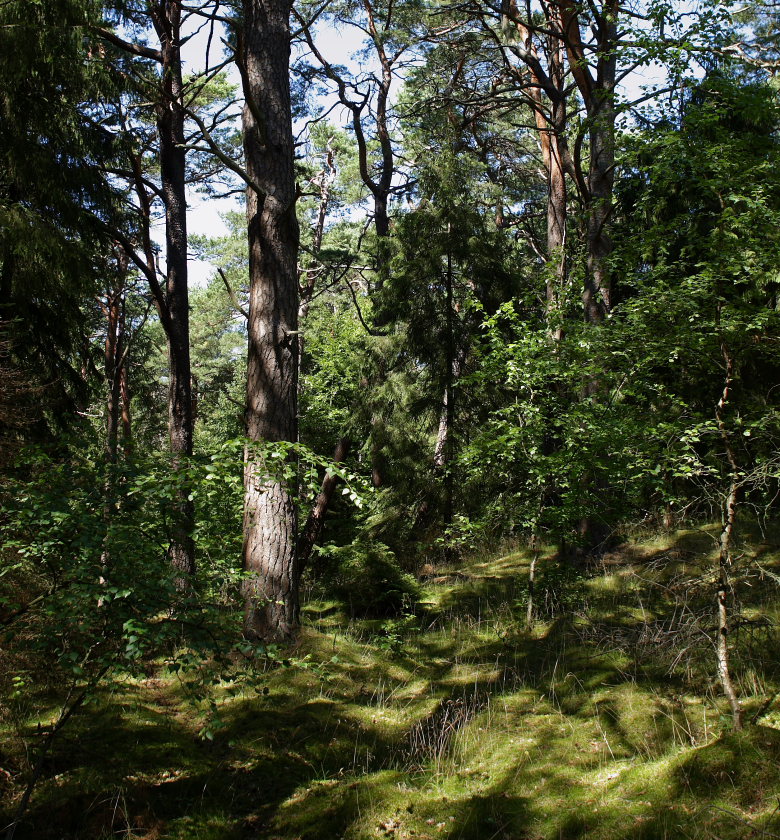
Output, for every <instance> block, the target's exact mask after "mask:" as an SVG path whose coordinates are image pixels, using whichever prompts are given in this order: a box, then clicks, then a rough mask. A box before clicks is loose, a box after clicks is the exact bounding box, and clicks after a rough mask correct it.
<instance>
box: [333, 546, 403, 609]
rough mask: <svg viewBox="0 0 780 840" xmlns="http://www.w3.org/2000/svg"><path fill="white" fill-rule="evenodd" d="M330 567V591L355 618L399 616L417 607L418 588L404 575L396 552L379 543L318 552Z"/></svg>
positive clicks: (340, 547)
mask: <svg viewBox="0 0 780 840" xmlns="http://www.w3.org/2000/svg"><path fill="white" fill-rule="evenodd" d="M319 553H320V557H321V560H320V562H321V563H322V562H323V561H324V564H327V565H326V568H328V567H329V569H330V571H329V574H328V577H329V578H330V581H329V584H328V585H329V588H331V587H332V589H333V591H334V592H335V593H336V594H337V595H338V596H339V597H340V598H341V599H342V600H343V601H344V602H345V604H347V606H348V607H349V611H350V613H351V614H352V615H358V616H383V615H396V614H398V613H399V612H401V611H402V610H403V609H410V608H412V607H413V606H414V604H415V603H416V601H417V598H418V597H419V587H418V586H417V582H416V581H415V579H414V577H412V575H410V574H408V573H406V572H404V571H402V569H401V568H400V566H399V564H398V560H397V559H396V557H395V555H394V554H393V552H392V551H391V550H390V549H389V548H388V547H387V546H386V545H384V544H383V543H381V542H378V541H376V540H367V539H362V538H359V539H356V540H355V541H354V542H352V543H350V544H349V545H345V546H335V545H327V546H324V547H323V548H321V549H320V550H319Z"/></svg>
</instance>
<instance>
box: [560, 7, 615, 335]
mask: <svg viewBox="0 0 780 840" xmlns="http://www.w3.org/2000/svg"><path fill="white" fill-rule="evenodd" d="M618 16H619V6H618V3H617V0H608V2H606V3H604V5H603V7H602V9H601V12H600V14H598V15H597V17H596V19H595V23H594V34H595V37H596V42H597V43H596V49H597V58H596V68H595V69H596V72H595V76H594V75H593V74H592V73H591V70H590V68H589V66H588V62H587V60H586V54H585V47H584V43H583V40H582V35H581V33H580V20H579V13H578V10H577V6H576V4H575V3H574V0H563V2H562V3H561V4H560V21H561V41H562V43H565V45H566V51H567V54H568V58H569V67H570V69H571V72H572V75H573V76H574V80H575V82H576V84H577V87H578V89H579V92H580V94H581V96H582V98H583V101H584V103H585V110H586V113H587V119H588V142H589V162H588V175H587V181H586V189H585V192H584V196H583V198H584V200H585V212H586V234H585V240H586V249H587V265H588V271H587V276H586V279H585V285H584V288H583V293H582V305H583V311H584V315H585V320H586V321H587V322H589V323H600V322H601V321H603V320H604V318H605V316H606V315H607V314H608V313H609V312H610V310H611V308H612V287H611V279H610V277H609V271H608V267H607V258H608V257H609V255H610V254H611V253H612V240H611V238H610V236H609V231H608V222H609V219H610V216H611V214H612V199H613V191H614V182H615V119H616V116H617V112H616V110H615V84H616V79H617V49H616V46H617V40H618Z"/></svg>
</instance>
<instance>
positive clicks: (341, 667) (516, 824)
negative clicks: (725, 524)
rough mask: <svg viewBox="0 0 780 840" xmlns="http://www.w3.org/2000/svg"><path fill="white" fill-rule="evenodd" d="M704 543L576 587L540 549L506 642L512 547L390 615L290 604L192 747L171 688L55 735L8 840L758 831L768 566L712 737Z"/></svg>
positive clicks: (103, 705) (157, 685) (768, 637)
mask: <svg viewBox="0 0 780 840" xmlns="http://www.w3.org/2000/svg"><path fill="white" fill-rule="evenodd" d="M714 533H715V532H714V531H710V532H708V531H706V530H704V531H688V532H678V533H677V534H676V535H674V536H673V537H667V538H665V539H663V540H661V539H659V540H656V541H649V542H648V541H645V542H628V543H626V544H625V545H624V546H623V547H622V548H621V549H620V550H619V551H617V552H615V553H614V554H612V555H609V556H607V557H605V558H604V561H603V563H602V564H601V566H600V567H599V568H598V569H596V570H594V572H593V573H592V574H590V575H585V576H583V575H577V574H574V573H572V572H570V571H566V570H562V569H561V568H560V567H559V566H558V564H557V563H556V562H555V560H554V558H552V557H551V556H550V555H546V554H544V553H543V554H542V555H541V556H540V558H539V561H538V575H539V583H538V587H537V600H538V603H537V620H536V621H535V622H534V624H533V626H532V627H531V628H530V629H528V628H527V627H526V602H527V581H528V570H529V563H530V553H529V552H528V551H520V552H516V553H511V554H507V555H505V556H477V557H472V558H471V559H467V560H465V561H463V563H462V564H459V565H458V566H457V567H450V568H446V567H444V566H439V567H435V568H434V567H429V568H427V569H426V571H427V572H428V574H427V575H426V576H425V578H424V579H423V580H422V586H423V598H422V603H421V605H419V606H418V607H416V609H415V610H414V611H412V612H410V614H409V615H407V616H403V617H401V618H395V619H387V620H378V619H374V620H366V619H363V620H359V619H352V620H350V619H349V618H348V617H347V615H346V614H345V612H344V609H343V606H342V605H341V604H339V603H337V602H327V601H323V600H316V599H314V598H313V597H312V598H310V599H309V600H308V602H307V604H306V607H305V610H304V616H305V624H306V626H305V629H304V632H303V634H302V638H301V641H300V644H299V646H298V649H297V652H296V656H297V662H298V664H295V661H294V662H293V665H292V666H290V667H286V668H284V667H278V668H275V669H271V670H269V671H268V673H267V674H266V675H265V681H264V684H263V685H262V686H260V687H257V690H254V689H253V690H250V691H247V692H245V693H244V694H241V695H239V696H236V697H229V696H228V695H227V694H224V695H223V694H221V693H220V692H221V688H219V687H217V688H216V689H215V691H216V692H217V696H218V698H219V717H220V720H221V723H222V726H221V728H219V729H218V730H217V731H216V734H215V735H214V738H213V740H204V739H203V738H200V737H198V731H199V729H200V728H201V726H202V721H201V720H199V719H198V718H197V716H196V715H195V714H194V712H193V710H192V708H191V706H189V705H188V704H187V703H186V702H185V701H184V700H183V698H182V694H181V691H180V686H179V684H178V682H177V680H176V679H175V678H174V677H173V676H171V675H167V674H166V673H164V672H162V671H155V672H154V673H152V674H151V675H150V676H149V677H148V678H146V679H130V678H127V679H126V680H123V681H119V682H115V683H113V684H112V685H111V687H110V688H107V689H106V690H105V691H104V693H103V695H101V697H100V699H99V702H98V703H97V704H95V705H92V706H90V707H89V708H87V709H85V710H84V711H83V712H82V713H80V714H79V715H78V716H76V717H75V718H74V719H73V721H72V722H71V723H70V724H68V727H67V728H66V729H64V730H63V732H62V735H61V736H60V739H59V741H58V742H57V744H56V745H55V747H54V750H53V752H52V755H51V758H50V759H49V761H48V763H47V766H46V770H45V773H44V778H43V779H42V781H41V782H40V783H39V785H38V787H37V788H36V790H35V793H34V796H33V799H32V802H31V806H30V809H29V812H28V815H27V818H26V819H25V821H24V823H23V824H22V825H21V826H20V827H19V830H18V832H17V835H16V838H17V840H27V838H36V840H38V839H39V838H40V840H54V838H57V840H64V839H65V838H89V840H92V838H108V837H113V838H118V837H119V838H131V837H132V838H146V840H162V838H180V839H181V840H229V839H232V838H236V840H238V838H264V839H267V840H337V838H345V840H362V838H366V839H367V838H390V839H391V840H412V838H414V840H434V839H435V840H502V838H503V840H532V838H533V840H569V838H579V837H587V838H594V839H595V838H605V840H606V838H610V839H611V840H622V838H632V840H640V838H646V840H661V839H662V838H691V839H692V838H698V839H699V840H728V839H729V838H748V837H749V838H774V837H780V701H778V697H777V695H776V692H777V691H778V690H780V656H778V650H780V646H778V641H780V633H779V632H778V629H779V628H780V587H779V586H778V583H777V580H775V577H774V576H775V575H777V574H780V549H779V548H778V546H777V545H772V544H769V543H766V542H761V541H760V540H759V539H758V538H757V539H756V540H754V541H753V542H750V543H746V544H744V545H743V546H742V547H741V557H740V559H739V561H738V562H737V564H736V566H735V577H734V580H735V591H736V594H737V597H738V599H739V602H740V607H741V610H740V616H741V620H740V622H738V623H737V626H735V631H734V633H733V635H732V637H731V643H732V646H733V666H734V672H735V674H736V676H737V682H738V688H739V690H740V692H741V695H742V698H743V702H744V706H745V718H746V721H748V723H747V725H746V728H745V731H744V732H741V733H740V732H733V731H732V730H731V727H730V719H729V716H728V714H727V712H728V707H727V704H726V703H725V702H724V700H723V698H722V696H721V692H720V690H719V687H718V684H717V680H716V679H715V677H714V674H715V665H714V660H715V653H714V646H713V628H714V615H713V604H714V588H713V584H714V580H715V566H714V562H713V558H714V557H715V556H716V555H715V554H714V551H713V549H714V540H713V539H712V537H713V534H714ZM778 580H780V578H778ZM265 688H267V689H268V693H267V694H263V693H262V691H263V689H265ZM753 718H755V722H752V720H753ZM34 725H35V724H34V722H33V721H32V720H30V722H29V726H30V727H31V728H32V727H33V726H34ZM31 731H32V729H31ZM12 734H13V733H10V732H9V731H8V729H6V731H5V732H4V733H0V735H2V737H3V740H6V737H7V740H6V744H9V745H10V744H11V742H12V740H13V738H12ZM3 752H6V747H2V748H0V764H2V763H3V761H2V753H3ZM8 752H9V754H10V753H11V752H12V748H11V747H10V746H9V747H8ZM3 773H4V771H3V770H0V794H3V795H5V796H6V804H8V805H10V804H11V802H12V800H13V799H14V798H15V797H16V798H18V795H19V788H17V787H14V785H13V780H12V779H11V777H10V776H8V775H7V774H6V775H3ZM20 775H21V774H20ZM6 813H7V812H6Z"/></svg>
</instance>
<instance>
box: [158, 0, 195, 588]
mask: <svg viewBox="0 0 780 840" xmlns="http://www.w3.org/2000/svg"><path fill="white" fill-rule="evenodd" d="M152 18H153V21H154V26H155V29H156V31H157V35H158V37H159V39H160V48H161V54H162V88H163V91H162V92H163V95H162V98H161V101H160V104H159V106H158V110H157V128H158V131H159V135H160V178H161V183H162V194H163V202H164V204H165V245H166V257H167V272H166V295H165V297H166V308H167V311H168V319H167V322H168V323H167V327H168V328H167V330H166V333H167V335H166V337H167V339H168V370H169V374H168V375H169V384H168V437H169V440H170V447H171V452H172V453H173V456H174V468H175V469H178V468H180V467H181V465H182V462H183V461H185V460H186V459H188V458H189V457H190V456H191V455H192V440H193V426H194V423H193V415H192V393H191V384H190V383H191V377H190V326H189V317H190V315H189V312H190V309H189V296H188V289H187V198H186V190H185V150H184V143H185V135H184V108H183V83H182V68H181V54H180V38H181V32H180V28H181V0H162V2H160V3H159V4H158V5H157V7H156V9H155V11H154V13H153V15H152ZM188 495H189V494H188V492H187V490H186V489H184V488H182V489H180V490H179V491H178V492H177V495H176V500H175V502H174V507H175V510H174V511H173V516H172V517H171V519H172V533H171V545H170V549H169V555H170V559H171V565H172V566H173V569H174V572H175V574H176V576H177V585H178V586H179V587H184V586H186V578H187V577H189V576H191V575H193V574H194V572H195V543H194V541H193V538H192V533H193V530H194V526H195V509H194V507H193V504H192V502H190V501H189V500H188V498H187V496H188Z"/></svg>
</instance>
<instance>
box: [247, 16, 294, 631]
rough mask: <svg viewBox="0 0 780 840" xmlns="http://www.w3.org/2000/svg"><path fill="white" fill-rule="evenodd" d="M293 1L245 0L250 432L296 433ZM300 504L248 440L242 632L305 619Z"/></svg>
mask: <svg viewBox="0 0 780 840" xmlns="http://www.w3.org/2000/svg"><path fill="white" fill-rule="evenodd" d="M290 6H291V4H290V2H289V0H244V6H243V9H244V31H243V36H242V39H241V40H242V47H243V49H242V55H241V56H240V60H241V61H242V63H243V68H242V70H243V72H242V77H243V80H244V96H245V99H246V105H245V107H244V111H243V126H244V154H245V157H246V169H247V175H248V176H249V179H250V181H251V184H252V186H250V187H249V188H248V190H247V227H248V235H249V320H248V324H247V329H248V334H249V336H248V337H249V353H248V370H247V401H246V432H247V436H248V437H249V439H250V440H253V441H258V442H262V441H266V442H273V441H290V442H295V441H296V440H297V437H298V428H297V426H298V424H297V379H298V335H297V333H298V272H297V254H298V223H297V220H296V216H295V198H296V194H295V175H294V170H293V136H292V115H291V107H290V80H289V60H290V30H289V16H290ZM296 532H297V510H296V505H295V501H294V498H293V494H292V492H291V488H290V486H289V485H288V482H287V481H286V480H285V479H284V477H283V476H280V475H279V474H278V472H277V473H275V472H273V471H269V470H268V469H267V468H266V465H265V463H264V461H263V458H262V456H261V454H260V451H259V450H254V449H253V448H252V447H251V446H250V447H248V448H247V453H246V462H245V467H244V546H243V568H244V571H245V572H246V573H247V579H246V581H245V583H244V599H245V602H244V607H245V608H244V633H245V635H246V636H247V637H249V638H253V639H260V640H263V641H266V642H270V641H283V640H285V639H289V638H290V637H291V636H292V635H293V634H294V632H295V629H296V627H297V625H298V586H299V578H300V573H299V568H298V558H297V550H296V549H297V546H296V541H297V540H296V537H297V533H296Z"/></svg>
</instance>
